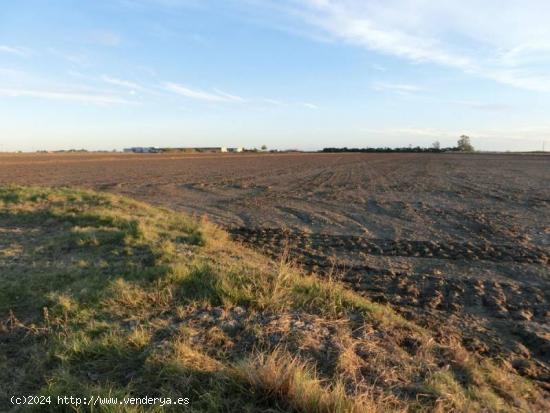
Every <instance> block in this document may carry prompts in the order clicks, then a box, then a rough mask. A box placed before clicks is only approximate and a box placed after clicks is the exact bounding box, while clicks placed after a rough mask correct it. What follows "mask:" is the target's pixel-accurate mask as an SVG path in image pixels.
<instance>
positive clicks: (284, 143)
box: [0, 0, 550, 151]
mask: <svg viewBox="0 0 550 413" xmlns="http://www.w3.org/2000/svg"><path fill="white" fill-rule="evenodd" d="M549 15H550V2H548V1H545V0H522V1H517V0H504V1H503V0H499V1H497V0H484V1H483V2H480V1H478V0H462V1H460V2H459V1H456V0H438V1H430V0H333V1H331V0H302V1H299V0H278V1H271V0H264V1H260V0H200V1H199V0H94V1H82V0H50V1H43V0H26V1H18V2H3V4H2V6H1V8H0V151H7V150H24V151H28V150H39V149H68V148H87V149H115V148H116V149H121V148H123V147H127V146H142V145H143V146H145V145H147V146H197V145H198V146H211V145H216V146H220V145H226V146H248V147H254V146H256V147H259V146H261V145H262V144H266V145H267V146H268V147H270V148H298V149H319V148H322V147H325V146H358V147H364V146H407V145H409V144H412V145H422V146H424V145H426V146H427V145H430V144H431V143H432V142H433V141H435V140H439V141H440V142H441V144H442V145H443V146H447V145H449V146H450V145H453V144H454V143H455V142H456V139H457V137H458V136H459V135H461V134H468V135H470V136H471V137H472V141H473V143H474V145H475V146H476V147H477V148H479V149H485V150H537V149H540V148H541V147H542V142H543V141H544V140H546V141H547V142H548V143H547V144H546V148H547V149H550V118H549V117H548V113H549V109H550V25H549V24H548V21H547V19H548V16H549Z"/></svg>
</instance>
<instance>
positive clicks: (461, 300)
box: [0, 154, 550, 388]
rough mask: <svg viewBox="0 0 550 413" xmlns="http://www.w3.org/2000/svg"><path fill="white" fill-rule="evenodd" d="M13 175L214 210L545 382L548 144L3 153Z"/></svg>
mask: <svg viewBox="0 0 550 413" xmlns="http://www.w3.org/2000/svg"><path fill="white" fill-rule="evenodd" d="M7 183H17V184H25V185H47V186H79V187H87V188H93V189H96V190H97V189H99V190H107V191H112V192H117V193H121V194H124V195H129V196H132V197H134V198H138V199H140V200H144V201H147V202H150V203H153V204H157V205H163V206H166V207H170V208H173V209H176V210H181V211H185V212H188V213H191V214H197V215H207V216H208V217H209V219H210V220H212V221H215V222H216V223H218V224H220V225H222V226H223V227H225V228H226V229H228V231H229V232H230V233H231V234H232V235H233V236H234V237H235V238H236V239H238V240H241V241H242V242H244V243H246V244H249V245H251V246H252V247H254V248H257V249H261V250H263V251H265V252H266V253H268V254H270V255H272V256H273V257H275V258H278V257H281V256H282V255H286V254H284V252H285V251H287V252H288V255H289V256H290V259H292V260H295V261H296V262H297V263H299V264H300V265H302V266H304V267H305V268H306V269H308V270H311V271H312V272H315V273H317V274H320V275H321V276H332V277H338V278H341V279H343V280H344V281H345V282H346V283H348V285H349V286H350V288H353V289H355V290H357V291H360V292H361V293H363V294H365V295H367V296H369V297H370V298H372V299H375V300H378V301H381V302H389V303H391V304H392V305H393V306H394V307H395V308H396V309H397V310H398V311H400V312H401V313H402V314H404V315H405V316H407V317H409V318H411V319H414V320H415V321H416V322H418V323H420V324H422V325H424V326H426V327H427V328H430V329H433V330H435V331H437V332H439V333H440V334H442V335H446V336H448V335H456V336H457V337H459V338H460V339H461V340H462V341H463V342H464V343H465V344H466V345H467V346H468V347H469V348H471V349H473V350H475V351H477V352H479V353H481V354H487V355H491V356H501V357H504V358H506V359H507V360H510V362H511V363H512V365H513V366H514V368H516V369H517V370H518V371H519V372H520V373H522V374H524V375H525V376H528V377H531V378H532V379H534V380H536V381H537V382H538V383H539V384H541V386H542V387H546V388H549V387H550V386H549V384H548V383H549V382H550V157H549V156H540V155H483V154H474V155H458V154H457V155H451V154H441V155H431V154H418V155H417V154H257V155H256V154H242V155H240V154H238V155H216V154H213V155H166V154H162V155H160V154H151V155H121V154H101V155H94V154H89V155H82V154H75V155H69V154H67V155H54V154H44V155H38V154H37V155H23V154H22V155H0V184H7ZM0 235H1V234H0ZM1 246H2V241H1V238H0V248H1Z"/></svg>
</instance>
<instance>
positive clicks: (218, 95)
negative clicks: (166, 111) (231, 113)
mask: <svg viewBox="0 0 550 413" xmlns="http://www.w3.org/2000/svg"><path fill="white" fill-rule="evenodd" d="M163 87H164V89H166V90H168V91H170V92H172V93H175V94H177V95H180V96H183V97H186V98H189V99H195V100H202V101H205V102H233V103H240V102H243V101H244V99H243V98H242V97H240V96H236V95H231V94H229V93H225V92H222V91H220V90H214V92H213V93H210V92H205V91H202V90H199V89H191V88H189V87H187V86H184V85H180V84H178V83H172V82H165V83H164V84H163Z"/></svg>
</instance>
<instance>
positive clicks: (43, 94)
mask: <svg viewBox="0 0 550 413" xmlns="http://www.w3.org/2000/svg"><path fill="white" fill-rule="evenodd" d="M0 96H3V97H12V98H17V97H31V98H38V99H49V100H59V101H69V102H79V103H86V104H94V105H108V104H133V103H134V102H131V101H128V100H126V99H123V98H120V97H118V96H113V95H102V94H95V93H82V92H72V91H52V90H36V89H2V88H0Z"/></svg>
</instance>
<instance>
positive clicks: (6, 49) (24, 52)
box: [0, 45, 31, 57]
mask: <svg viewBox="0 0 550 413" xmlns="http://www.w3.org/2000/svg"><path fill="white" fill-rule="evenodd" d="M0 53H8V54H12V55H15V56H19V57H28V56H30V54H31V53H30V51H29V50H28V49H25V48H23V47H13V46H6V45H0Z"/></svg>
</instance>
